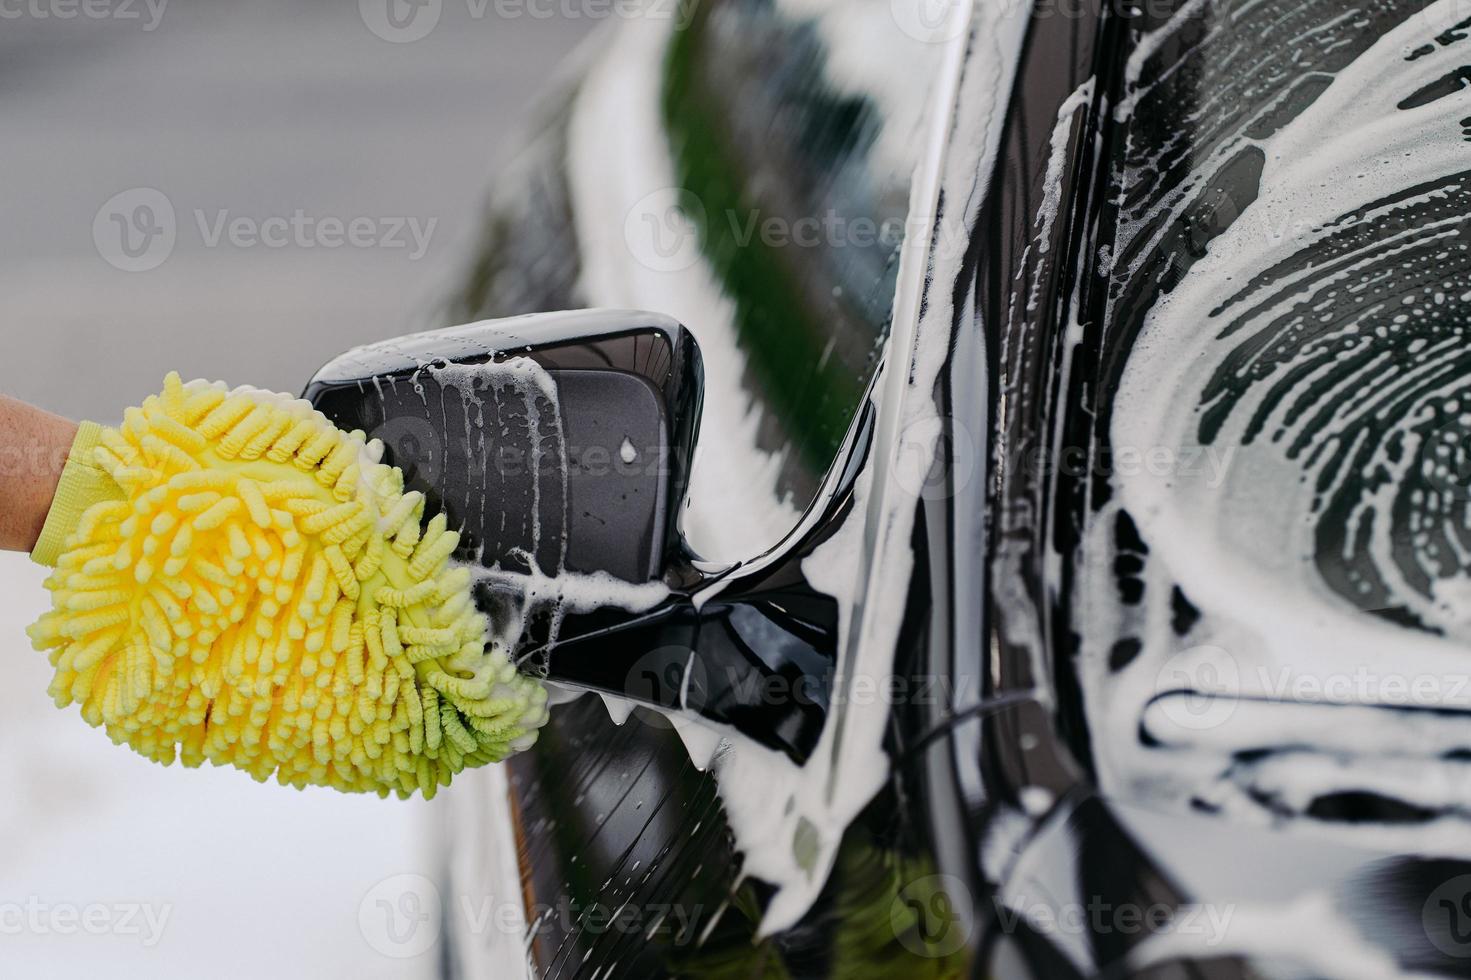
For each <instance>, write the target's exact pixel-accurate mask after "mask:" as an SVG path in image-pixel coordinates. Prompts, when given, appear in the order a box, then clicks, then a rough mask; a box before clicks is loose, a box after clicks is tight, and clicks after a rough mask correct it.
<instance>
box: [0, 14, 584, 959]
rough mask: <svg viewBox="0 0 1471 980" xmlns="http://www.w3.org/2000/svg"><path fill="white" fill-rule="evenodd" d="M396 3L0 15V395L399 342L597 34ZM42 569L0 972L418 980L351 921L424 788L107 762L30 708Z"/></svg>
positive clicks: (106, 396)
mask: <svg viewBox="0 0 1471 980" xmlns="http://www.w3.org/2000/svg"><path fill="white" fill-rule="evenodd" d="M403 2H404V0H360V2H354V0H331V2H327V0H322V2H301V0H298V2H287V0H249V2H246V3H230V2H228V0H208V2H205V0H89V2H88V4H87V5H86V6H85V7H84V6H83V5H82V4H80V3H74V2H68V0H16V2H8V3H4V4H0V131H3V132H4V133H5V134H6V138H5V140H4V146H3V149H0V160H3V166H0V174H3V176H4V179H5V182H4V186H5V193H4V194H3V195H0V227H3V229H4V232H3V233H0V340H3V345H0V391H3V392H5V393H6V394H10V395H14V396H16V397H19V398H23V399H26V400H28V401H31V402H34V403H37V404H40V405H42V406H44V407H46V408H49V409H51V410H53V411H57V412H61V413H64V414H66V415H69V416H72V417H87V418H92V419H97V420H101V421H106V420H111V419H113V418H115V417H118V416H120V414H121V411H122V409H123V408H124V407H126V406H127V405H130V404H136V403H137V402H138V401H140V400H141V399H142V398H143V397H144V396H146V395H147V394H149V393H150V392H152V391H154V390H156V389H157V388H158V387H159V385H160V383H161V381H162V377H163V373H164V372H165V371H166V370H169V369H177V370H178V371H180V372H181V373H182V374H183V375H184V376H185V377H186V378H188V377H206V378H211V379H215V378H218V379H223V380H227V381H229V382H231V383H249V384H253V385H258V386H261V387H266V388H273V389H279V390H285V391H298V390H300V388H301V387H302V385H303V383H304V382H305V381H306V380H307V379H308V378H309V377H310V376H311V374H312V372H313V371H314V370H315V369H316V368H317V367H318V366H319V365H320V364H321V363H323V362H324V361H326V360H327V359H329V358H330V357H332V356H333V355H335V354H337V353H338V352H340V351H341V350H343V349H345V348H348V347H352V346H355V345H357V344H360V343H363V342H366V341H370V340H375V339H379V338H383V337H388V336H394V335H397V334H400V333H404V332H406V331H408V330H411V329H413V328H414V327H415V326H417V325H418V324H419V323H420V322H421V321H422V318H423V317H424V315H425V311H426V310H429V309H432V308H433V306H434V303H435V301H436V300H437V299H438V297H439V291H440V289H441V288H442V286H443V285H444V284H446V283H447V282H448V281H449V280H450V279H451V278H452V277H453V275H454V274H455V272H456V271H457V270H458V269H459V268H460V267H461V263H462V261H463V260H464V246H465V245H466V244H467V241H468V239H469V236H470V234H471V233H472V231H473V229H474V228H475V226H476V223H477V219H478V216H479V214H480V208H481V205H482V203H483V200H484V198H485V195H486V194H487V192H488V190H489V188H490V187H491V186H492V184H493V182H494V180H495V176H496V173H497V171H498V169H499V168H500V167H502V166H503V165H504V164H505V163H506V161H507V160H508V158H509V157H510V155H511V154H512V153H513V152H514V150H515V148H516V147H517V146H518V143H519V136H520V133H521V132H522V130H521V128H520V127H521V125H522V124H523V123H524V122H525V120H526V118H527V116H528V114H529V112H530V109H531V107H532V103H533V102H534V100H535V97H536V96H537V94H538V93H540V92H541V91H543V90H544V89H545V88H546V83H547V80H548V78H549V76H550V74H551V73H552V72H553V71H554V69H555V67H556V65H557V64H558V62H559V61H560V60H561V59H563V58H564V57H565V56H566V55H567V54H568V53H569V52H570V51H571V50H572V48H573V47H574V46H575V45H576V44H577V43H578V42H579V41H580V40H582V39H583V38H584V37H586V36H587V35H588V34H589V33H590V32H591V31H592V30H593V29H595V28H596V27H597V26H598V24H599V22H598V20H597V19H596V18H594V17H590V16H588V15H587V13H586V10H584V12H583V15H582V16H568V15H567V13H566V12H565V11H564V9H563V7H564V5H559V4H555V3H542V4H507V3H499V2H496V0H488V2H485V3H480V2H474V0H464V2H459V0H451V2H444V3H443V4H442V9H441V12H440V16H439V19H438V21H437V22H436V23H435V24H434V25H433V27H432V28H431V29H429V30H428V31H427V33H424V34H423V36H421V37H414V38H412V39H411V38H410V37H409V36H408V35H406V34H404V33H403V32H402V31H398V32H397V33H395V28H394V27H393V24H394V21H390V20H387V19H386V18H385V14H386V12H387V10H388V4H389V3H395V4H403ZM586 9H592V8H586ZM400 13H402V11H400ZM417 23H418V25H419V26H420V27H422V25H423V24H424V23H425V21H424V20H422V19H420V20H419V21H418V22H417ZM414 33H417V29H416V30H415V32H414ZM385 35H386V37H385ZM388 38H392V40H390V39H388ZM167 211H171V212H172V220H171V221H170V220H168V214H166V212H167ZM168 227H172V229H173V233H172V234H171V235H169V234H164V233H163V232H162V230H161V229H164V228H168ZM334 242H336V243H337V244H335V245H334V244H333V243H334ZM42 578H43V575H42V573H41V570H40V569H39V568H36V567H35V566H33V565H31V564H30V563H29V561H28V560H27V559H26V558H24V557H23V556H15V555H8V554H0V656H4V657H6V658H7V660H8V663H7V664H6V667H7V674H6V678H7V682H6V684H5V685H4V687H3V689H0V785H3V787H4V790H3V792H0V841H4V842H5V843H4V844H3V845H0V974H3V975H7V976H35V975H45V976H48V977H73V976H75V977H82V976H88V977H90V976H96V975H98V974H99V973H104V974H106V975H108V976H125V977H135V976H136V977H150V978H164V977H191V978H192V977H196V976H200V975H207V976H212V977H222V978H223V977H255V976H261V975H265V974H266V973H267V972H268V971H269V974H270V975H271V976H272V977H273V978H275V980H287V978H291V977H312V978H319V977H323V976H355V977H357V976H362V977H417V976H426V975H430V974H431V973H432V972H433V967H434V966H435V964H436V962H437V960H436V957H437V956H438V955H439V950H438V947H437V945H433V944H431V945H429V946H428V947H427V948H425V949H422V950H421V949H419V948H418V947H419V946H420V945H422V944H407V945H405V944H402V943H396V944H389V945H388V947H387V949H388V952H389V953H390V954H392V955H385V954H384V951H383V950H384V948H385V944H384V943H383V942H381V941H375V938H376V939H381V937H375V936H374V935H373V932H372V929H371V928H368V929H365V927H364V926H363V924H362V922H361V921H360V918H359V916H360V912H363V911H364V910H365V909H366V910H368V912H371V911H372V910H371V904H372V902H373V896H374V895H375V894H377V893H376V892H375V891H374V888H375V886H378V885H380V883H382V882H383V881H384V880H385V879H389V878H392V877H393V876H400V875H421V874H422V875H430V874H432V871H433V868H432V862H433V860H434V857H433V853H432V850H431V849H430V848H429V847H428V846H427V840H426V838H427V836H428V834H429V832H430V828H432V827H433V826H434V824H435V822H436V820H437V819H438V818H439V817H440V814H439V812H438V809H439V808H440V807H441V806H442V805H443V803H444V800H445V797H443V796H441V797H439V798H438V799H437V800H435V801H434V802H432V803H429V804H424V803H422V802H419V801H415V802H413V803H403V802H399V801H394V800H388V801H380V800H378V799H376V798H355V797H346V796H341V795H338V794H334V793H330V792H328V791H325V790H315V791H307V792H305V793H298V792H297V791H295V790H289V789H284V788H281V787H278V786H275V785H274V784H271V785H267V786H264V787H262V786H258V785H256V784H254V783H252V782H251V781H250V780H249V779H247V778H245V777H243V776H242V775H241V774H240V773H238V772H235V771H226V770H218V769H212V768H206V769H205V770H202V771H199V772H191V771H188V770H184V769H182V768H179V767H177V766H175V767H171V768H167V769H165V768H162V767H159V766H155V765H152V764H150V763H148V762H146V761H144V760H142V759H141V758H138V757H135V756H133V755H132V754H131V753H130V752H128V751H127V750H125V749H123V748H119V747H116V746H114V745H112V744H111V742H110V741H109V740H108V739H107V737H106V736H105V735H104V734H103V733H102V732H100V731H98V730H94V729H91V728H88V727H87V726H86V725H84V724H82V723H81V722H80V721H79V719H78V718H77V717H76V710H75V709H74V708H73V709H70V710H68V711H66V712H62V711H58V710H57V709H56V708H54V707H53V706H52V704H51V702H50V699H49V698H48V697H47V695H46V693H45V691H46V685H47V683H48V680H49V673H50V668H49V665H48V664H47V663H46V660H45V658H44V657H43V656H42V655H41V654H38V653H35V652H33V651H32V650H31V649H30V648H29V644H28V642H27V640H26V638H25V635H24V632H23V631H24V628H25V626H26V625H27V624H28V623H30V622H31V621H33V620H34V619H35V617H36V616H37V615H39V613H40V611H41V609H42V607H43V605H44V603H45V598H46V596H45V593H44V592H43V590H42V589H41V585H40V583H41V580H42ZM304 868H307V869H309V873H307V872H304V870H303V869H304ZM380 890H381V889H380ZM408 891H409V892H412V889H408ZM393 894H394V895H395V896H402V895H404V894H406V892H405V889H404V888H403V887H397V888H395V889H394V890H393ZM410 897H412V896H410ZM401 911H403V912H404V914H411V913H413V912H414V911H415V910H409V909H404V910H401ZM125 919H126V920H127V921H126V922H125V921H124V920H125ZM375 946H376V947H377V948H375Z"/></svg>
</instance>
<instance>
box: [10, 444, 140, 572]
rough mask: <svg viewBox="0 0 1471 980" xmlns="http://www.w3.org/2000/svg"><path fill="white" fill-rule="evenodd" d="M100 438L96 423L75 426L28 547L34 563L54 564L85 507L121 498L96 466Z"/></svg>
mask: <svg viewBox="0 0 1471 980" xmlns="http://www.w3.org/2000/svg"><path fill="white" fill-rule="evenodd" d="M101 436H102V426H100V425H98V424H97V423H96V422H82V423H81V424H79V425H78V426H77V429H76V435H75V436H74V437H73V438H72V444H71V449H70V450H68V452H67V454H66V462H65V464H64V465H63V466H62V468H61V471H60V473H59V475H58V476H57V479H56V486H55V490H54V492H53V494H52V497H51V506H50V507H49V508H48V509H47V511H46V516H45V520H44V521H43V522H42V524H41V527H40V529H39V532H38V533H37V535H36V543H35V545H34V547H32V548H31V559H32V560H33V561H35V562H36V563H37V564H40V565H47V566H54V565H55V564H56V562H57V559H58V558H60V556H61V553H62V551H63V550H64V549H65V546H66V539H67V538H68V537H70V536H71V534H72V532H73V531H75V530H76V528H77V524H78V522H80V521H81V519H82V515H83V514H84V513H86V511H87V508H89V507H91V506H92V505H93V504H96V503H100V502H102V501H104V500H116V499H120V498H121V496H122V493H121V491H120V489H119V488H118V486H117V484H116V483H114V482H113V479H112V477H111V476H109V475H108V474H107V473H106V471H104V470H102V469H101V468H100V467H98V465H97V463H96V460H95V458H94V457H95V453H94V450H95V449H96V448H97V445H98V443H99V440H100V439H101Z"/></svg>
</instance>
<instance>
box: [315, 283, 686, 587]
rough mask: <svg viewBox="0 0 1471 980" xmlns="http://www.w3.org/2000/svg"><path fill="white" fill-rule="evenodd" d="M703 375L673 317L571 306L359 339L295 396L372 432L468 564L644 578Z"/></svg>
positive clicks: (665, 538) (665, 558)
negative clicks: (454, 530) (439, 515)
mask: <svg viewBox="0 0 1471 980" xmlns="http://www.w3.org/2000/svg"><path fill="white" fill-rule="evenodd" d="M703 382H704V378H703V372H702V370H701V365H700V352H699V348H698V347H697V346H696V344H695V341H694V339H693V338H692V337H691V336H690V334H689V332H688V331H687V330H685V329H684V327H682V326H680V325H679V324H678V323H676V322H675V321H674V320H671V319H669V318H668V317H665V316H660V315H658V314H653V313H627V312H621V311H600V310H579V311H574V312H567V313H548V314H541V315H534V316H527V317H517V318H512V319H506V320H493V321H484V322H481V323H472V324H469V325H467V326H462V327H453V328H450V329H448V330H436V331H430V332H428V333H423V334H417V335H413V336H409V337H404V338H401V339H398V340H392V341H387V342H384V343H380V344H372V345H369V346H366V347H361V348H358V349H356V350H353V351H349V352H347V353H346V354H343V355H341V356H340V357H338V358H336V359H335V360H333V361H332V362H331V363H329V364H328V365H327V366H326V367H324V368H322V370H320V371H319V372H317V375H316V377H314V378H313V379H312V381H311V384H310V385H309V386H308V387H307V390H306V395H305V397H306V398H307V399H308V400H310V401H311V402H312V403H313V404H315V405H316V407H317V408H318V409H320V410H321V411H322V412H323V414H325V415H326V416H327V417H328V418H330V419H332V420H333V421H334V422H335V423H337V424H338V425H339V426H341V427H343V428H346V429H361V430H363V431H364V432H365V433H367V434H368V436H369V437H370V438H378V439H380V440H381V441H382V442H383V444H384V449H385V454H386V457H387V460H388V461H389V462H391V463H393V464H394V465H396V466H398V467H399V468H400V469H402V470H403V471H404V474H405V483H406V485H407V486H408V487H409V488H410V489H414V490H419V491H422V492H423V493H424V494H425V495H426V496H427V497H428V498H429V503H430V509H431V513H432V512H434V511H437V510H445V511H448V512H449V515H450V517H451V522H452V525H454V526H458V527H459V529H460V531H461V537H462V545H463V547H462V553H464V552H469V553H473V555H474V556H475V559H476V560H477V561H478V562H479V563H480V564H482V565H484V566H486V567H499V568H504V569H510V570H517V571H521V572H527V573H530V572H539V573H541V574H544V575H549V576H550V575H557V574H559V573H562V572H569V571H570V572H576V573H583V574H590V573H596V572H606V573H608V574H610V575H613V576H614V577H616V578H619V579H622V580H624V581H627V582H646V581H649V580H651V579H655V578H659V577H661V576H662V574H663V572H664V570H665V568H666V566H667V565H668V564H669V562H670V560H671V559H672V555H671V552H672V551H674V550H677V549H678V547H679V535H678V530H677V524H678V520H677V519H678V511H679V506H680V504H681V503H682V502H683V500H684V494H685V488H686V486H687V485H688V477H689V461H690V454H691V452H692V451H693V448H694V442H695V437H696V433H697V431H698V428H699V419H700V406H701V395H702V391H703Z"/></svg>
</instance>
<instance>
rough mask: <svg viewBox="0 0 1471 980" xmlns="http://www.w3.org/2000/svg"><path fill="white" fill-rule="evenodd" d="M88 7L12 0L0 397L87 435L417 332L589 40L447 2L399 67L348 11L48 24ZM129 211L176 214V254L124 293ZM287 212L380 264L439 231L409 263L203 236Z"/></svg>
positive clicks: (141, 12) (489, 5) (327, 0)
mask: <svg viewBox="0 0 1471 980" xmlns="http://www.w3.org/2000/svg"><path fill="white" fill-rule="evenodd" d="M80 2H81V0H0V132H3V133H4V134H5V137H4V139H3V141H0V144H3V146H0V175H3V185H0V186H3V188H4V189H3V191H0V339H3V344H0V391H3V392H5V393H8V394H11V395H14V396H16V397H19V398H23V399H26V400H29V401H33V402H35V403H38V404H41V405H43V406H45V407H47V408H50V409H52V410H54V411H59V412H62V413H65V414H68V415H72V416H79V415H80V416H84V417H89V418H95V419H99V420H106V419H111V418H114V417H117V416H119V415H120V413H121V410H122V408H123V407H125V406H126V405H128V404H132V403H135V402H136V401H137V400H139V399H141V398H142V397H143V396H145V395H146V394H148V393H149V392H151V391H153V390H156V389H157V387H158V386H159V383H160V381H161V379H162V377H163V374H164V373H165V372H166V371H167V370H170V369H176V370H178V371H180V372H181V373H182V374H183V375H184V376H185V377H186V378H188V377H193V376H205V377H209V378H212V379H213V378H218V379H223V380H226V381H229V382H231V383H248V384H253V385H257V386H260V387H267V388H275V389H281V390H288V391H296V390H300V388H301V386H302V384H303V383H304V382H305V381H306V380H307V378H308V377H309V376H310V375H311V373H312V372H313V371H314V370H315V369H316V367H317V366H319V365H320V364H321V363H323V362H324V361H325V360H327V359H328V358H330V357H332V356H333V355H335V354H336V353H338V352H339V351H341V350H343V349H345V348H348V347H351V346H354V345H356V344H359V343H362V342H364V341H367V340H373V339H378V338H382V337H387V336H393V335H395V334H398V333H402V332H405V331H406V330H409V329H413V328H414V327H415V326H417V325H418V324H419V323H420V322H421V320H422V317H423V316H424V314H425V311H426V310H427V309H428V308H429V307H430V305H431V303H432V301H433V300H434V299H435V298H437V297H438V296H440V295H442V292H443V290H444V288H445V287H446V286H447V285H448V283H450V282H452V281H453V277H454V275H455V273H456V272H457V270H458V269H460V268H461V267H462V263H463V259H464V255H465V246H466V244H467V239H468V236H469V235H470V234H471V233H472V232H473V230H474V229H475V227H476V226H477V219H478V216H479V213H480V207H481V205H482V203H483V201H484V198H485V195H486V193H487V192H488V189H489V188H490V187H491V185H492V182H493V180H494V177H495V174H496V172H497V170H498V168H500V167H501V166H503V165H504V163H505V162H506V160H507V159H508V158H509V157H510V155H511V154H512V153H513V152H514V151H515V148H516V146H517V140H518V137H519V136H520V135H521V134H522V133H524V125H525V120H526V119H527V117H528V116H529V114H530V110H531V108H532V106H533V104H534V100H535V98H536V97H537V95H538V94H539V93H541V92H543V91H545V89H546V83H547V80H548V77H549V76H550V75H551V73H552V72H553V70H554V69H555V67H556V66H557V64H558V62H559V61H560V60H561V59H562V58H563V56H564V55H566V54H567V53H568V52H569V51H570V50H571V49H572V48H573V46H574V45H575V44H576V43H577V42H578V41H579V40H581V39H582V38H583V37H585V36H586V35H587V34H588V33H589V32H590V31H591V30H592V29H594V28H596V27H597V26H599V24H600V23H601V22H602V20H601V19H600V18H599V16H598V10H599V8H597V7H596V6H595V5H591V6H587V7H585V8H584V10H583V12H582V13H581V14H580V15H579V14H578V12H577V8H576V5H572V4H554V3H551V2H550V0H526V2H517V3H507V2H504V0H442V6H441V9H440V16H439V19H438V22H437V24H436V25H435V26H434V28H433V29H432V30H431V31H429V33H428V34H427V36H425V37H423V38H422V39H420V40H416V41H413V42H412V43H390V42H388V41H385V40H383V39H382V38H380V37H378V36H376V35H375V34H374V33H373V32H372V31H371V30H370V29H369V27H368V24H367V20H366V19H365V16H364V14H363V12H362V9H360V7H362V5H360V4H359V3H358V2H357V0H318V2H305V0H234V2H229V0H167V2H166V6H164V8H163V11H162V15H161V17H155V14H154V10H156V8H157V3H158V0H152V2H153V4H154V5H155V6H154V8H153V10H151V9H150V8H149V7H148V3H149V2H150V0H87V2H89V3H93V4H96V5H97V6H96V8H95V9H96V10H100V11H103V12H104V15H103V16H96V15H86V14H83V13H81V12H78V13H77V14H76V16H73V17H72V18H70V19H61V18H59V17H58V16H57V14H59V13H61V12H64V11H65V10H67V9H71V10H78V11H79V8H78V7H77V6H75V5H77V4H79V3H80ZM374 2H377V3H379V4H380V5H384V4H386V3H388V2H390V0H364V3H365V4H367V6H368V8H369V9H371V5H372V3H374ZM393 2H396V3H404V2H405V0H393ZM68 4H72V5H73V6H72V7H70V8H68V7H67V5H68ZM37 9H39V10H40V11H42V12H43V13H45V14H46V16H36V13H35V12H36V10H37ZM412 9H413V8H410V7H406V6H405V7H401V8H400V12H403V11H411V10H412ZM569 13H570V14H571V16H568V14H569ZM127 15H133V16H127ZM150 24H154V26H153V29H151V30H149V29H148V27H149V25H150ZM135 188H152V189H154V190H157V191H159V192H161V193H162V194H163V195H165V196H166V198H167V199H168V201H169V202H170V203H171V204H172V206H173V208H174V210H175V213H176V226H177V238H176V242H175V244H174V246H173V249H172V251H171V252H170V253H169V254H168V257H167V259H166V260H164V261H163V262H162V264H161V265H158V266H157V267H156V268H153V269H150V270H148V271H134V272H129V271H121V270H119V269H118V268H115V267H114V266H113V265H111V264H109V262H108V261H106V260H105V259H104V257H103V255H102V254H101V253H100V252H99V247H98V242H97V241H96V240H95V239H94V233H93V229H94V219H96V218H97V216H98V211H99V209H100V208H102V207H103V205H104V204H105V203H107V202H108V201H109V199H111V198H113V197H114V195H117V194H119V193H120V192H125V191H129V190H131V189H135ZM128 203H129V202H128V199H126V198H124V205H125V208H124V213H125V215H130V214H131V212H130V211H128V210H127V208H126V205H127V204H128ZM298 209H299V210H300V211H301V212H302V214H303V215H304V216H305V217H306V218H307V219H308V220H309V221H310V222H311V223H312V227H316V228H323V227H324V226H322V225H320V224H319V222H321V221H322V219H336V220H337V221H340V222H342V223H343V224H344V225H346V224H347V223H348V222H350V221H352V220H353V219H355V218H367V219H369V220H370V221H372V222H374V226H375V235H376V239H375V240H376V241H382V239H383V238H384V236H386V235H387V234H388V231H389V228H390V225H391V224H392V223H394V222H396V221H398V220H400V219H408V220H414V221H417V222H418V224H419V227H420V228H421V229H425V228H428V227H429V223H430V222H431V221H433V222H434V225H433V228H432V233H431V234H430V236H429V239H428V248H427V250H426V251H425V252H424V254H423V255H422V257H418V258H414V257H413V256H412V255H411V252H412V251H413V249H412V247H410V248H395V247H389V246H388V244H386V243H385V244H372V245H366V246H353V245H351V244H344V245H342V246H340V247H337V248H330V249H329V248H324V247H321V246H320V245H318V246H317V247H310V248H308V247H302V246H301V245H299V244H297V243H296V241H295V239H296V238H297V237H298V236H296V235H295V234H291V235H289V236H288V237H289V238H290V239H292V240H291V241H290V243H289V244H287V245H286V246H284V247H268V246H266V245H264V244H260V243H255V244H250V243H249V242H250V239H249V238H248V237H239V236H237V238H236V241H234V242H232V241H231V240H230V237H229V236H228V235H226V236H225V237H222V238H221V239H220V240H219V241H218V243H216V244H214V245H211V244H210V243H209V242H208V241H207V236H206V234H205V233H204V232H202V231H201V229H200V228H199V223H200V220H203V222H204V224H205V226H206V229H209V228H212V227H213V226H214V225H216V224H217V222H218V221H219V220H220V219H221V217H222V216H224V217H225V218H226V220H227V221H233V220H234V219H236V218H245V219H246V220H247V222H248V223H249V226H259V225H260V224H261V223H262V222H264V221H266V220H267V219H269V218H272V217H275V218H277V219H290V218H291V217H292V216H293V215H294V214H295V213H296V212H297V211H298ZM200 214H202V215H203V218H202V219H201V218H200ZM103 230H104V233H110V234H114V235H116V234H117V233H118V229H116V228H115V227H113V226H112V225H110V224H109V223H108V222H106V221H104V222H103ZM366 237H372V236H364V238H366ZM397 237H398V238H399V239H401V240H404V241H408V242H412V239H411V237H410V236H409V235H408V234H407V233H404V234H402V235H400V236H397ZM306 240H307V241H314V240H316V239H313V238H312V237H311V234H310V233H308V235H307V237H306Z"/></svg>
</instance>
